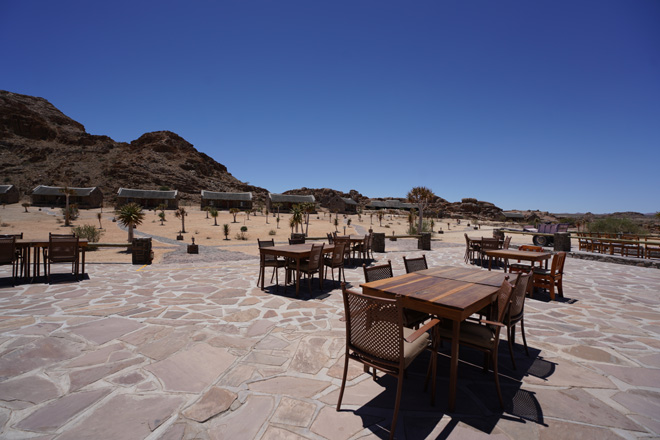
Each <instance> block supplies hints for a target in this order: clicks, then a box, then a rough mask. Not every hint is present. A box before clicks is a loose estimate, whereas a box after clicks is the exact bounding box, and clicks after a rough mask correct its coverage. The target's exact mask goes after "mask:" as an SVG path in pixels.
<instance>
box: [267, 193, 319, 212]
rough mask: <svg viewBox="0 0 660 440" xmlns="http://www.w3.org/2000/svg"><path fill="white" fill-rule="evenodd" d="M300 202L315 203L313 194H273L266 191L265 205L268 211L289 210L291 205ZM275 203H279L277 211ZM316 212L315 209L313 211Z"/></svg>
mask: <svg viewBox="0 0 660 440" xmlns="http://www.w3.org/2000/svg"><path fill="white" fill-rule="evenodd" d="M301 203H314V204H315V205H316V199H315V198H314V196H313V195H311V194H310V195H296V194H273V193H268V200H267V201H266V206H267V207H268V210H269V211H270V212H289V211H291V207H292V206H293V205H299V204H301ZM277 204H280V206H279V211H278V207H277ZM314 212H316V211H314Z"/></svg>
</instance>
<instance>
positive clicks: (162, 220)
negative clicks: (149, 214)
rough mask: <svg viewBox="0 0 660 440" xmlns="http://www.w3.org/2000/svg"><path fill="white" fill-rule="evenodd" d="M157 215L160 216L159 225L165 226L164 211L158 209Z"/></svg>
mask: <svg viewBox="0 0 660 440" xmlns="http://www.w3.org/2000/svg"><path fill="white" fill-rule="evenodd" d="M158 217H160V225H161V226H165V222H166V221H167V220H165V211H160V212H159V213H158Z"/></svg>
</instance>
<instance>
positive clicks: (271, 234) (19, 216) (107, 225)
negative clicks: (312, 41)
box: [0, 204, 531, 263]
mask: <svg viewBox="0 0 660 440" xmlns="http://www.w3.org/2000/svg"><path fill="white" fill-rule="evenodd" d="M185 208H186V210H187V212H188V215H187V216H186V218H185V230H186V232H185V233H184V234H183V236H184V241H183V243H185V244H190V243H191V242H192V239H193V238H194V239H195V243H196V244H199V245H204V246H217V247H219V248H221V249H226V250H233V251H239V252H243V253H246V254H250V255H257V253H258V251H257V246H256V240H257V238H259V239H271V238H273V239H275V242H276V243H277V242H280V243H286V242H287V239H288V238H289V237H290V235H291V228H290V227H289V226H288V225H289V219H290V217H291V215H290V214H288V213H287V214H284V213H282V214H280V215H279V217H280V222H279V227H278V222H277V214H275V216H273V215H272V214H271V215H269V216H268V218H267V217H266V216H265V215H264V214H256V215H250V217H249V219H248V218H247V216H246V215H245V214H244V213H239V214H237V215H236V222H235V223H234V217H233V216H232V215H231V214H230V213H229V212H227V211H220V212H219V215H218V217H217V226H216V222H215V220H214V219H213V218H212V217H211V216H210V215H209V216H208V218H207V213H206V212H205V211H202V210H200V208H199V206H198V205H197V206H185ZM98 213H101V221H100V223H99V219H98ZM145 214H146V215H145V218H144V221H143V223H142V224H141V225H140V226H139V227H138V228H137V229H136V232H140V233H146V234H149V235H151V236H153V237H154V240H156V242H155V243H154V253H155V263H158V261H160V259H162V256H163V255H164V254H165V253H167V252H170V251H172V250H173V249H175V247H176V245H175V244H172V243H168V242H167V241H170V242H171V241H172V240H175V239H176V236H177V235H178V233H179V231H181V220H180V219H178V218H176V217H175V215H174V211H165V220H166V221H165V222H164V223H163V224H161V221H160V219H159V217H158V211H145ZM331 218H332V221H331ZM334 218H335V216H334V214H333V215H332V216H331V215H330V214H328V213H326V212H319V213H318V214H313V215H311V216H310V222H309V232H308V236H309V237H324V236H325V235H326V234H327V233H328V232H334V231H335V229H337V231H338V232H339V233H340V234H344V233H346V234H360V235H361V234H365V233H367V232H368V230H369V228H372V229H373V231H374V232H384V233H385V234H386V235H405V234H406V229H407V227H408V224H407V217H406V216H404V215H400V216H397V215H389V214H387V215H385V217H384V218H383V219H382V222H379V221H378V218H377V216H376V215H375V214H374V215H373V216H371V215H370V214H369V213H367V214H363V215H362V216H361V218H360V217H359V216H358V215H348V216H344V215H341V214H340V215H339V227H338V228H335V226H334V224H333V223H334ZM113 220H114V210H113V208H111V207H104V208H103V209H88V210H80V216H79V217H78V219H76V220H75V221H74V222H73V226H79V225H94V226H95V227H96V228H101V231H102V236H101V239H100V242H101V243H125V242H126V241H127V237H128V233H127V231H126V230H124V229H122V228H121V227H120V225H119V223H117V222H114V221H113ZM349 220H350V226H349V223H348V221H349ZM434 221H435V227H434V231H436V232H435V233H434V234H433V240H439V241H442V242H448V243H461V244H464V243H465V238H464V234H465V233H467V234H468V235H469V236H470V237H481V236H483V237H491V236H492V230H493V229H494V228H496V227H502V226H504V225H503V224H501V223H495V222H486V223H482V224H481V225H480V226H479V229H478V230H474V225H471V226H468V223H469V222H468V221H467V220H461V224H460V225H459V224H457V221H456V220H454V219H435V220H434ZM223 224H228V225H229V228H230V233H229V239H228V240H225V237H224V235H223V226H222V225H223ZM242 226H246V227H247V228H248V230H247V233H246V234H245V235H246V237H247V240H239V239H237V237H236V236H237V234H239V233H240V229H241V227H242ZM508 226H511V225H508ZM303 227H304V226H303ZM68 229H70V228H68V227H66V226H64V220H63V216H62V210H61V209H60V208H55V209H51V208H38V207H29V208H28V212H25V208H23V207H22V206H20V205H19V204H14V205H7V206H4V207H3V208H0V234H14V233H20V232H23V234H24V237H25V238H43V237H45V236H47V235H48V233H49V232H53V233H63V232H65V231H66V230H68ZM440 230H442V232H443V233H442V234H440V233H438V231H440ZM294 231H295V230H294ZM136 236H139V235H137V234H136ZM159 237H162V238H164V239H166V240H159ZM512 243H513V244H531V237H530V236H523V235H515V234H514V235H513V239H512ZM87 261H89V262H98V263H101V262H103V263H115V262H118V263H122V262H125V263H130V261H131V255H130V253H129V252H127V251H126V250H125V249H123V248H100V249H99V250H96V251H92V252H88V253H87Z"/></svg>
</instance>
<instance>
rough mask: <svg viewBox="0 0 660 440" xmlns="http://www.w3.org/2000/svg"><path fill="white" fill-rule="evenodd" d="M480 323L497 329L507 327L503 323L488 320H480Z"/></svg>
mask: <svg viewBox="0 0 660 440" xmlns="http://www.w3.org/2000/svg"><path fill="white" fill-rule="evenodd" d="M479 322H480V323H482V324H488V325H494V326H496V327H506V325H504V324H502V323H501V322H497V321H489V320H487V319H480V320H479Z"/></svg>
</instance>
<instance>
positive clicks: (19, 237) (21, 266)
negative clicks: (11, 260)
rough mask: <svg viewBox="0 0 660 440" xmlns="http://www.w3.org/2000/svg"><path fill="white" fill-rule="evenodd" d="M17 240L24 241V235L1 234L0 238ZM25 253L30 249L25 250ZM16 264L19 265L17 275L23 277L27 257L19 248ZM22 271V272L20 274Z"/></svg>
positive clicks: (17, 248)
mask: <svg viewBox="0 0 660 440" xmlns="http://www.w3.org/2000/svg"><path fill="white" fill-rule="evenodd" d="M12 237H13V238H15V239H16V240H22V239H23V233H22V232H21V233H19V234H0V238H12ZM25 252H28V249H27V248H26V249H25ZM16 264H17V265H18V268H17V272H16V275H17V276H21V277H22V276H23V274H24V273H25V272H24V271H25V256H24V255H23V250H22V249H20V248H19V247H18V246H17V247H16ZM19 270H20V272H19Z"/></svg>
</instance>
